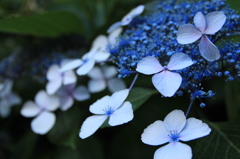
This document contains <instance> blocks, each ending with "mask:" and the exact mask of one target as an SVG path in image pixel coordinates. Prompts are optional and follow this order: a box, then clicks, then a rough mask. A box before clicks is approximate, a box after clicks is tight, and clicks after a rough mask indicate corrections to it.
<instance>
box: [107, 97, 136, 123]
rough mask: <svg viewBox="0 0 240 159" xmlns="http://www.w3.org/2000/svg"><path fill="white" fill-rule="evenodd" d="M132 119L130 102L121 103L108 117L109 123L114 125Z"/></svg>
mask: <svg viewBox="0 0 240 159" xmlns="http://www.w3.org/2000/svg"><path fill="white" fill-rule="evenodd" d="M132 119H133V109H132V104H131V103H130V102H124V103H123V105H122V106H121V107H120V108H119V109H117V110H115V111H114V112H113V113H112V114H111V115H110V118H109V122H108V123H109V125H111V126H116V125H122V124H124V123H127V122H129V121H131V120H132Z"/></svg>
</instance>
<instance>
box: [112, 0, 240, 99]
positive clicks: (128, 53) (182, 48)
mask: <svg viewBox="0 0 240 159" xmlns="http://www.w3.org/2000/svg"><path fill="white" fill-rule="evenodd" d="M149 6H151V8H148V7H146V10H145V14H143V15H140V16H138V17H136V18H134V19H133V20H132V22H131V23H130V24H129V25H128V26H127V27H126V30H125V31H124V33H123V34H122V35H121V36H120V37H119V38H118V43H117V45H115V46H114V47H109V48H108V50H109V52H110V53H111V60H112V61H113V62H114V63H115V64H116V65H117V67H118V73H119V75H118V77H119V78H124V77H127V76H129V75H131V74H134V73H136V67H137V64H138V62H139V61H141V60H142V59H143V58H144V57H147V56H153V57H156V58H157V59H158V60H159V61H160V63H161V64H162V65H166V62H168V61H169V58H170V56H171V55H172V54H174V53H177V52H183V53H185V54H188V55H189V56H190V57H191V58H192V60H193V61H194V64H193V65H192V66H190V67H187V68H184V69H181V70H177V71H175V72H178V73H180V74H181V76H182V78H183V80H182V84H181V86H180V89H179V90H178V91H177V93H176V95H182V93H183V92H182V90H188V91H189V93H190V94H191V97H192V98H204V97H211V96H213V95H214V93H213V92H212V91H207V92H204V91H203V90H202V87H201V82H203V81H204V80H206V79H209V78H211V77H220V76H226V77H227V78H226V79H227V80H233V79H236V78H238V77H239V75H240V62H239V58H240V54H239V52H240V51H239V49H240V46H239V44H240V43H239V42H232V41H229V40H226V37H228V36H231V35H235V34H237V33H239V31H240V16H239V15H238V14H237V12H236V11H235V10H233V9H231V8H230V7H229V5H227V4H226V2H225V1H224V0H212V1H205V0H204V1H203V0H202V1H197V2H191V1H190V2H182V1H176V0H170V1H159V3H158V4H157V5H155V6H154V5H151V4H150V5H149ZM153 6H154V7H155V8H152V7H153ZM199 11H201V12H202V13H203V14H204V15H206V14H208V13H210V12H213V11H222V12H223V13H224V14H225V15H226V17H227V19H226V22H225V23H224V25H223V27H222V28H221V29H220V31H218V32H217V33H215V34H214V35H208V38H209V39H210V40H211V42H212V43H214V44H215V45H216V46H217V47H218V49H219V51H220V54H221V57H220V58H219V59H218V60H215V61H207V60H206V59H204V58H203V57H202V56H201V54H200V52H199V49H198V45H199V42H198V41H197V42H194V43H191V44H186V45H183V44H179V43H178V41H177V32H178V29H179V27H180V26H181V25H184V24H193V17H194V15H195V14H196V13H197V12H199ZM229 68H230V69H229Z"/></svg>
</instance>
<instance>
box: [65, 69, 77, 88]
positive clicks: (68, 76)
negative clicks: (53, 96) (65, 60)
mask: <svg viewBox="0 0 240 159" xmlns="http://www.w3.org/2000/svg"><path fill="white" fill-rule="evenodd" d="M76 82H77V76H76V74H75V73H74V72H73V71H72V70H70V71H66V72H64V73H63V84H64V85H68V84H72V83H76Z"/></svg>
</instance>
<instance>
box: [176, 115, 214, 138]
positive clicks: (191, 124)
mask: <svg viewBox="0 0 240 159" xmlns="http://www.w3.org/2000/svg"><path fill="white" fill-rule="evenodd" d="M210 132H211V129H210V128H209V126H208V125H207V124H206V123H203V122H202V121H201V120H198V119H196V118H188V119H187V122H186V125H185V127H184V129H183V131H182V132H181V133H180V136H179V139H180V140H182V141H190V140H193V139H197V138H200V137H203V136H206V135H209V133H210Z"/></svg>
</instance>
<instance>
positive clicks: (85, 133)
mask: <svg viewBox="0 0 240 159" xmlns="http://www.w3.org/2000/svg"><path fill="white" fill-rule="evenodd" d="M107 117H108V116H106V115H93V116H90V117H88V118H87V119H86V120H85V121H84V122H83V124H82V126H81V129H80V133H79V137H80V138H82V139H85V138H87V137H89V136H91V135H92V134H93V133H95V132H96V131H97V129H98V128H99V127H100V126H101V125H102V124H103V123H104V121H105V120H106V119H107Z"/></svg>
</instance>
